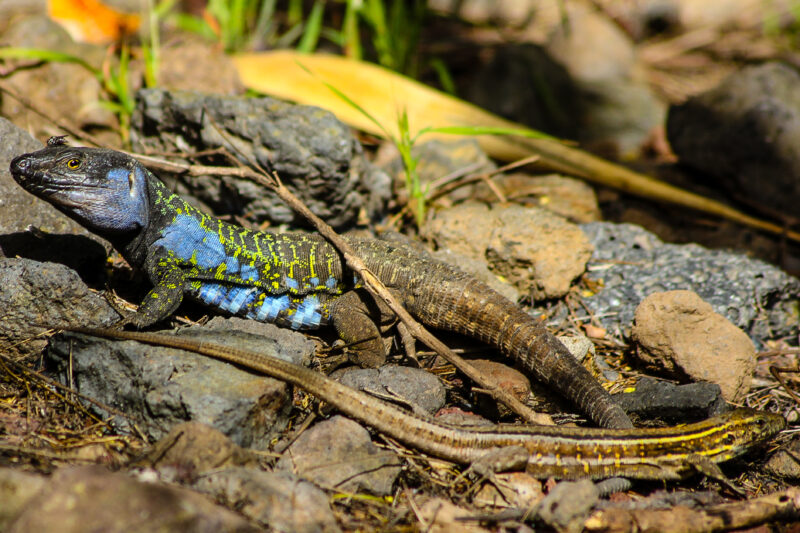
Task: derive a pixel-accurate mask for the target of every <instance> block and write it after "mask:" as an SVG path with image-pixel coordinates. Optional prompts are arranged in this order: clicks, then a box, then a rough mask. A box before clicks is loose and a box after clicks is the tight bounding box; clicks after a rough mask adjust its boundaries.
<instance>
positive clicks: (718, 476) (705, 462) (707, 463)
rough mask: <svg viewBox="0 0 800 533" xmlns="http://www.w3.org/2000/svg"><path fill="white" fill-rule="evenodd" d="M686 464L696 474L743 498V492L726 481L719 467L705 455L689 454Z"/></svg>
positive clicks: (728, 480)
mask: <svg viewBox="0 0 800 533" xmlns="http://www.w3.org/2000/svg"><path fill="white" fill-rule="evenodd" d="M686 462H687V463H688V464H689V465H691V467H692V468H694V469H695V471H697V473H699V474H703V475H705V476H707V477H710V478H711V479H713V480H715V481H717V483H719V484H720V485H722V486H723V487H727V488H728V489H730V490H731V491H733V492H735V493H736V494H738V495H739V496H745V491H744V490H743V489H741V488H740V487H737V486H736V485H734V484H733V482H732V481H731V480H730V479H728V476H726V475H725V474H724V473H723V472H722V470H721V469H720V467H719V465H718V464H717V463H715V462H713V461H712V460H711V459H709V458H708V457H706V456H705V455H700V454H697V453H692V454H689V455H688V456H686Z"/></svg>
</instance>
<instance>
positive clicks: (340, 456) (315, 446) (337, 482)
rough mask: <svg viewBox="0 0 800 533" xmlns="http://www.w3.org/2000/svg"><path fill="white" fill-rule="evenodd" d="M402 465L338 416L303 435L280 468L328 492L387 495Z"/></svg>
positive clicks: (354, 424)
mask: <svg viewBox="0 0 800 533" xmlns="http://www.w3.org/2000/svg"><path fill="white" fill-rule="evenodd" d="M401 464H402V463H401V461H400V460H399V459H398V457H397V456H396V455H395V454H394V453H392V452H390V451H388V450H384V449H381V448H378V447H377V446H376V445H375V444H373V443H372V440H371V439H370V437H369V433H368V432H367V430H366V429H364V428H363V427H362V426H360V425H359V424H357V423H356V422H353V421H352V420H350V419H348V418H345V417H343V416H334V417H333V418H331V419H330V420H325V421H323V422H320V423H319V424H316V425H314V426H313V427H312V428H310V429H308V430H306V431H305V432H304V433H303V434H302V435H300V436H299V437H298V438H297V440H295V441H294V442H293V443H292V445H291V446H289V448H288V449H287V450H286V451H285V452H284V454H283V457H281V459H280V460H279V461H278V463H277V465H276V468H278V469H281V470H286V471H290V472H292V473H295V474H297V475H298V476H300V477H302V478H304V479H307V480H309V481H311V482H313V483H315V484H316V485H319V486H321V487H325V488H331V489H335V490H340V491H344V492H352V493H358V492H369V493H371V494H377V495H386V494H391V492H392V485H393V484H394V480H395V478H396V477H397V475H398V474H399V473H400V467H401Z"/></svg>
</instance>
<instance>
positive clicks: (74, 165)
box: [67, 157, 81, 170]
mask: <svg viewBox="0 0 800 533" xmlns="http://www.w3.org/2000/svg"><path fill="white" fill-rule="evenodd" d="M67 168H68V169H70V170H78V169H79V168H81V160H80V159H77V158H75V157H73V158H72V159H70V160H68V161H67Z"/></svg>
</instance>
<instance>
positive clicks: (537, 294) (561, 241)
mask: <svg viewBox="0 0 800 533" xmlns="http://www.w3.org/2000/svg"><path fill="white" fill-rule="evenodd" d="M495 211H499V212H498V213H497V221H498V227H497V229H495V231H494V232H492V236H491V239H490V241H489V243H488V246H487V251H486V257H487V258H488V259H489V264H490V265H491V268H492V270H493V271H494V272H495V273H497V274H498V275H500V276H501V277H503V278H504V279H506V280H508V281H509V282H510V283H511V284H512V285H516V286H517V287H519V288H521V290H525V288H528V290H529V291H530V294H531V296H532V297H533V299H535V300H543V299H551V298H560V297H562V296H564V295H565V294H566V293H567V291H569V287H570V285H571V284H572V280H574V279H575V278H577V277H578V276H580V275H581V274H582V273H583V272H584V270H586V262H587V261H588V260H589V258H590V257H591V256H592V245H591V244H590V243H589V239H588V238H587V237H586V235H585V234H584V233H583V231H581V229H580V228H579V227H577V226H575V225H574V224H570V223H569V222H567V221H566V220H564V219H563V218H561V217H559V216H557V215H554V214H552V213H549V212H547V211H545V210H543V209H535V208H527V209H526V208H523V207H518V206H511V207H507V208H504V209H498V210H495Z"/></svg>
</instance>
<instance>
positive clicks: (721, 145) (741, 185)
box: [667, 63, 800, 217]
mask: <svg viewBox="0 0 800 533" xmlns="http://www.w3.org/2000/svg"><path fill="white" fill-rule="evenodd" d="M798 86H800V73H798V72H797V70H795V69H794V68H792V67H790V66H788V65H786V64H783V63H767V64H764V65H758V66H752V67H746V68H743V69H742V70H740V71H739V72H736V73H735V74H733V75H731V76H730V77H729V78H728V79H727V80H725V81H724V82H722V83H721V84H720V85H719V86H718V87H716V88H714V89H712V90H710V91H708V92H705V93H703V94H701V95H698V96H695V97H693V98H690V99H688V100H687V101H686V102H684V103H683V104H680V105H675V106H673V107H671V108H670V110H669V117H668V120H667V137H668V139H669V142H670V144H671V145H672V148H673V150H674V151H675V153H676V154H677V155H678V158H679V160H680V162H681V163H683V164H685V165H688V166H691V167H693V168H696V169H698V170H701V171H702V172H704V173H706V174H707V175H708V176H709V177H711V178H712V179H713V180H714V182H715V183H716V184H718V185H719V186H721V187H722V188H724V189H725V190H727V191H728V192H729V193H730V194H731V195H733V196H734V197H735V198H738V199H742V200H745V201H747V202H748V203H756V204H758V205H760V206H761V207H762V208H764V209H765V210H775V211H779V212H783V213H785V214H786V215H788V216H790V217H796V216H797V205H798V203H799V202H800V151H798V149H797V147H798V146H800V91H798V90H797V88H798Z"/></svg>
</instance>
